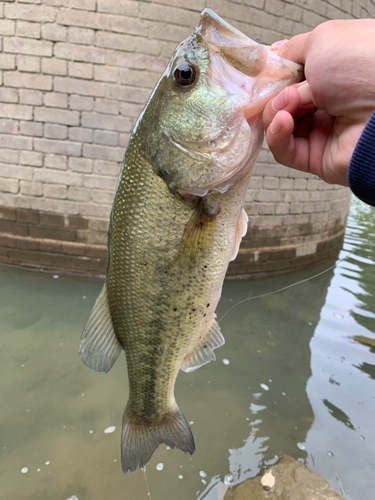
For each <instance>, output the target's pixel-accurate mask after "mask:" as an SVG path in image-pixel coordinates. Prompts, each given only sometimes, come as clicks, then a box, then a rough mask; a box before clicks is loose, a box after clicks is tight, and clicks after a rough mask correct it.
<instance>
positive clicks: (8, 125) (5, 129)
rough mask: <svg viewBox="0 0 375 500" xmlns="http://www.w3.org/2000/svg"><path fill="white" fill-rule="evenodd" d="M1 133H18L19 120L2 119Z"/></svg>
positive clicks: (0, 122) (0, 121)
mask: <svg viewBox="0 0 375 500" xmlns="http://www.w3.org/2000/svg"><path fill="white" fill-rule="evenodd" d="M0 133H1V134H18V121H16V120H2V119H0Z"/></svg>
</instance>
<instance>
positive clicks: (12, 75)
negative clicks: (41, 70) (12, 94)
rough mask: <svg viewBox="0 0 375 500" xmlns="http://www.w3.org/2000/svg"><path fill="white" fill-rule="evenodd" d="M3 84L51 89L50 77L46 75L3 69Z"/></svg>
mask: <svg viewBox="0 0 375 500" xmlns="http://www.w3.org/2000/svg"><path fill="white" fill-rule="evenodd" d="M4 85H6V86H9V87H20V88H24V89H25V88H26V89H37V90H52V78H51V77H50V76H47V75H34V74H28V73H19V72H18V71H12V72H8V71H5V72H4Z"/></svg>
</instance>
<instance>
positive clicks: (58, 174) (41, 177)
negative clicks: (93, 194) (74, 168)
mask: <svg viewBox="0 0 375 500" xmlns="http://www.w3.org/2000/svg"><path fill="white" fill-rule="evenodd" d="M34 181H37V182H48V183H50V184H61V185H65V186H78V187H79V186H82V183H83V178H82V175H81V174H77V173H73V172H68V171H63V172H62V171H60V170H50V169H48V170H46V169H38V170H35V171H34Z"/></svg>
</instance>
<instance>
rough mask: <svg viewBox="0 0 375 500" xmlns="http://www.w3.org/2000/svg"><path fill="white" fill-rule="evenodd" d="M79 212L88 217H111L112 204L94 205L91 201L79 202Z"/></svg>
mask: <svg viewBox="0 0 375 500" xmlns="http://www.w3.org/2000/svg"><path fill="white" fill-rule="evenodd" d="M78 213H79V214H80V215H84V216H87V217H101V218H109V215H110V213H111V206H110V205H104V206H101V205H92V204H89V203H78Z"/></svg>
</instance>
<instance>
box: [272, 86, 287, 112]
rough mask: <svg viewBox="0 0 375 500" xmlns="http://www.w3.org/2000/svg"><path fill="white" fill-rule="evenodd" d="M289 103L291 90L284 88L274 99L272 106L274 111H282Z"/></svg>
mask: <svg viewBox="0 0 375 500" xmlns="http://www.w3.org/2000/svg"><path fill="white" fill-rule="evenodd" d="M288 103H289V92H288V89H287V88H286V89H284V90H283V91H282V92H280V94H279V95H277V96H276V97H275V99H273V101H272V103H271V106H272V109H273V110H274V111H280V110H282V109H284V108H286V107H287V105H288Z"/></svg>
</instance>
